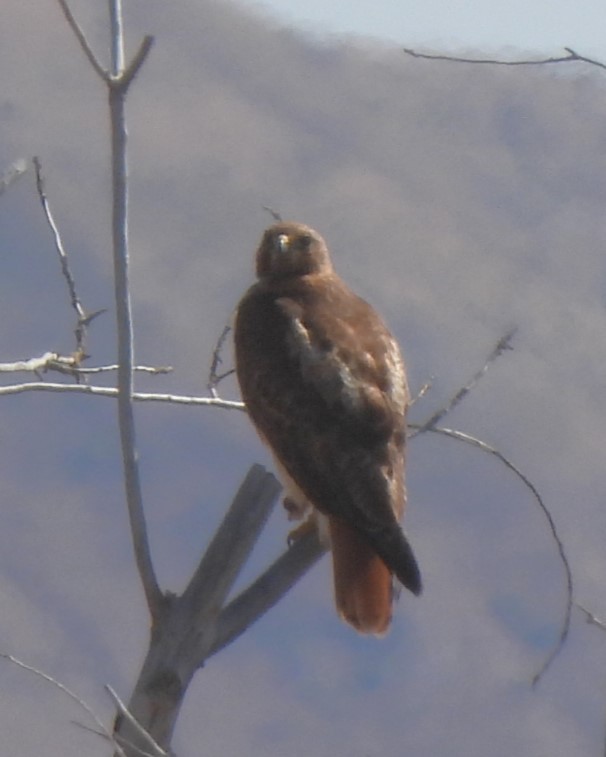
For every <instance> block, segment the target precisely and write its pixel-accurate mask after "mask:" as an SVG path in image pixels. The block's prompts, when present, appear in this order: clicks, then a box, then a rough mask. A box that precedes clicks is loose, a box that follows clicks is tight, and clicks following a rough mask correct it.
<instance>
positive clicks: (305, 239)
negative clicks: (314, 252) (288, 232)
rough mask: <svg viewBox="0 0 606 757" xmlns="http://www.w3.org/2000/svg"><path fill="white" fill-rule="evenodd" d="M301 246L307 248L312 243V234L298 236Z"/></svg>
mask: <svg viewBox="0 0 606 757" xmlns="http://www.w3.org/2000/svg"><path fill="white" fill-rule="evenodd" d="M298 242H299V247H301V248H302V249H303V250H306V249H307V248H308V247H309V245H310V244H311V236H310V235H309V234H301V235H300V236H299V238H298Z"/></svg>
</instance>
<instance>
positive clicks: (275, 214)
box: [261, 205, 284, 222]
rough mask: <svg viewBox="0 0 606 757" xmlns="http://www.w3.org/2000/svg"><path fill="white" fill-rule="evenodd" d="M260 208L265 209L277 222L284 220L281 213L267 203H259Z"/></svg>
mask: <svg viewBox="0 0 606 757" xmlns="http://www.w3.org/2000/svg"><path fill="white" fill-rule="evenodd" d="M261 208H262V209H263V210H266V211H267V212H268V213H269V215H270V216H271V217H272V218H273V219H274V221H276V222H279V221H283V220H284V219H283V218H282V215H281V213H280V212H279V211H277V210H274V209H273V208H270V207H269V205H261Z"/></svg>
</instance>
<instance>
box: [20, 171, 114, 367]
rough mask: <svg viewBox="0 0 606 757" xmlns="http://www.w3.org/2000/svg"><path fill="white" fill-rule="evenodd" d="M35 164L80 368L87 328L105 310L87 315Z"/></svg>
mask: <svg viewBox="0 0 606 757" xmlns="http://www.w3.org/2000/svg"><path fill="white" fill-rule="evenodd" d="M33 164H34V168H35V170H36V189H37V191H38V197H39V198H40V203H41V204H42V210H43V211H44V215H45V217H46V220H47V223H48V225H49V226H50V229H51V232H52V234H53V239H54V242H55V249H56V250H57V254H58V255H59V261H60V263H61V273H62V274H63V278H64V279H65V281H66V283H67V289H68V291H69V298H70V303H71V306H72V308H73V309H74V311H75V312H76V318H77V324H76V329H75V334H76V350H75V352H74V353H73V356H72V357H73V359H74V366H78V365H79V364H80V362H81V361H82V360H83V359H84V358H86V357H87V355H86V337H87V327H88V325H89V324H90V323H91V322H92V321H93V320H94V319H95V318H96V317H97V316H98V315H101V313H104V312H105V309H102V310H97V311H95V312H94V313H87V312H86V311H85V309H84V307H83V305H82V301H81V300H80V297H79V296H78V293H77V291H76V282H75V280H74V276H73V274H72V272H71V269H70V265H69V259H68V256H67V252H66V250H65V247H64V246H63V242H62V240H61V234H60V233H59V228H58V226H57V224H56V222H55V219H54V218H53V214H52V212H51V209H50V205H49V202H48V198H47V196H46V192H45V191H44V178H43V176H42V166H41V164H40V159H39V158H37V157H34V159H33Z"/></svg>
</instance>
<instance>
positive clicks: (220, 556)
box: [182, 465, 281, 663]
mask: <svg viewBox="0 0 606 757" xmlns="http://www.w3.org/2000/svg"><path fill="white" fill-rule="evenodd" d="M280 488H281V487H280V484H279V483H278V482H277V480H276V479H275V478H274V476H273V475H272V474H271V473H267V471H265V469H264V468H263V467H262V466H260V465H253V466H252V468H251V469H250V471H249V472H248V475H247V476H246V478H245V479H244V481H243V482H242V484H241V486H240V488H239V490H238V493H237V494H236V496H235V497H234V500H233V502H232V504H231V506H230V508H229V510H228V511H227V514H226V515H225V517H224V518H223V522H222V523H221V525H220V526H219V528H218V530H217V532H216V534H215V536H214V537H213V539H212V541H211V543H210V545H209V546H208V548H207V550H206V552H205V554H204V556H203V557H202V560H201V561H200V564H199V565H198V568H197V569H196V571H195V573H194V575H193V577H192V579H191V581H190V583H189V585H188V586H187V588H186V590H185V592H184V593H183V596H182V601H183V602H184V603H185V604H186V605H187V606H188V607H189V608H190V609H191V612H190V615H193V617H195V620H194V621H193V625H194V626H195V627H196V628H207V627H209V625H211V624H212V622H213V621H214V619H215V617H216V614H217V612H218V610H219V608H221V607H222V605H223V603H224V601H225V598H226V596H227V594H228V593H229V591H230V589H231V587H232V586H233V583H234V581H235V580H236V578H237V577H238V575H239V573H240V570H241V569H242V566H243V565H244V563H245V562H246V560H247V559H248V557H249V555H250V553H251V551H252V549H253V547H254V546H255V543H256V541H257V539H258V538H259V535H260V533H261V531H262V530H263V527H264V526H265V523H266V522H267V519H268V518H269V515H270V513H271V511H272V509H273V506H274V502H275V500H276V497H277V495H278V492H279V491H280ZM206 654H207V648H206V649H203V650H201V655H202V659H201V660H200V663H203V662H204V657H205V656H206Z"/></svg>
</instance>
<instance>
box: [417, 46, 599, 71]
mask: <svg viewBox="0 0 606 757" xmlns="http://www.w3.org/2000/svg"><path fill="white" fill-rule="evenodd" d="M564 50H566V52H567V53H568V54H567V55H563V56H559V57H553V58H541V59H539V60H500V59H499V58H462V57H459V56H457V55H434V54H432V53H419V52H417V51H416V50H411V49H410V48H406V47H405V48H404V52H405V53H406V54H407V55H411V56H412V57H413V58H425V59H426V60H447V61H451V62H453V63H476V64H480V65H483V64H488V65H494V66H544V65H548V64H550V63H571V62H575V61H581V62H583V63H590V64H591V65H592V66H598V67H599V68H606V63H602V62H601V61H598V60H594V59H593V58H587V57H585V56H584V55H579V54H578V53H577V52H575V51H574V50H573V49H572V48H570V47H565V48H564Z"/></svg>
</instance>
